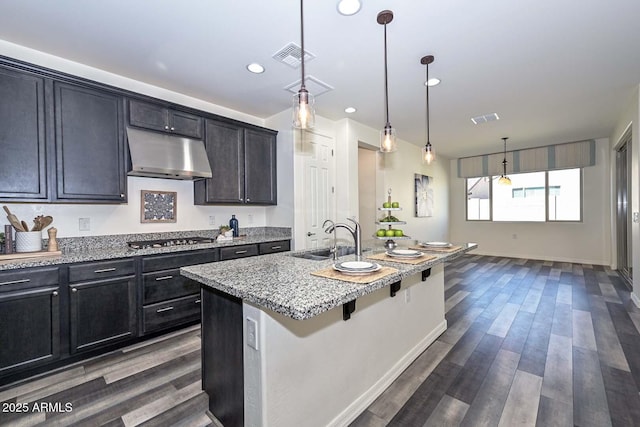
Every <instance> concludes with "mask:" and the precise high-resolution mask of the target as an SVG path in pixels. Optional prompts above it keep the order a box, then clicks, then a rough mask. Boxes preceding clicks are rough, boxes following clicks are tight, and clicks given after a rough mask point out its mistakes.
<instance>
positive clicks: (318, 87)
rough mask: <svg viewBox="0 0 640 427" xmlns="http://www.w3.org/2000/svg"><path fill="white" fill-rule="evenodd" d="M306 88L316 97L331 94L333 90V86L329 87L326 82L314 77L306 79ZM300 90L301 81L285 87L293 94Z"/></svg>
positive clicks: (306, 77)
mask: <svg viewBox="0 0 640 427" xmlns="http://www.w3.org/2000/svg"><path fill="white" fill-rule="evenodd" d="M306 60H307V59H306V58H305V61H306ZM304 86H305V87H306V88H307V90H308V91H309V93H310V94H312V95H313V96H316V97H317V96H320V95H322V94H323V93H325V92H329V91H330V90H333V87H332V86H329V85H328V84H326V83H325V82H323V81H320V80H318V79H316V78H315V77H313V76H305V77H304ZM299 89H300V79H298V80H296V81H295V82H293V83H291V84H290V85H287V86H286V87H285V90H288V91H289V92H291V93H293V94H296V93H298V90H299Z"/></svg>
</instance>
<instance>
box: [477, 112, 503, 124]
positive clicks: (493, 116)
mask: <svg viewBox="0 0 640 427" xmlns="http://www.w3.org/2000/svg"><path fill="white" fill-rule="evenodd" d="M495 120H500V117H498V113H489V114H483V115H481V116H476V117H472V118H471V121H472V122H473V124H474V125H479V124H482V123H487V122H493V121H495Z"/></svg>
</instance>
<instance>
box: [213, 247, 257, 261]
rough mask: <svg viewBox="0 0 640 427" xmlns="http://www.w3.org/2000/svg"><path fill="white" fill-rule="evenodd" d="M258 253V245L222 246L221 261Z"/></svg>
mask: <svg viewBox="0 0 640 427" xmlns="http://www.w3.org/2000/svg"><path fill="white" fill-rule="evenodd" d="M255 255H258V245H240V246H233V247H230V248H220V261H226V260H229V259H236V258H244V257H248V256H255Z"/></svg>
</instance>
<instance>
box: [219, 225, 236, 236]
mask: <svg viewBox="0 0 640 427" xmlns="http://www.w3.org/2000/svg"><path fill="white" fill-rule="evenodd" d="M219 231H220V234H222V235H223V236H224V237H233V230H232V229H231V227H229V226H228V225H221V226H220V228H219Z"/></svg>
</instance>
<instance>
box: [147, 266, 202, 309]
mask: <svg viewBox="0 0 640 427" xmlns="http://www.w3.org/2000/svg"><path fill="white" fill-rule="evenodd" d="M142 277H143V283H144V299H143V304H153V303H156V302H159V301H164V300H168V299H174V298H179V297H184V296H186V295H191V294H195V293H198V292H200V284H199V283H198V282H196V281H195V280H191V279H189V278H187V277H184V276H181V275H180V269H177V268H176V269H174V270H163V271H157V272H154V273H145V274H143V276H142Z"/></svg>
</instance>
